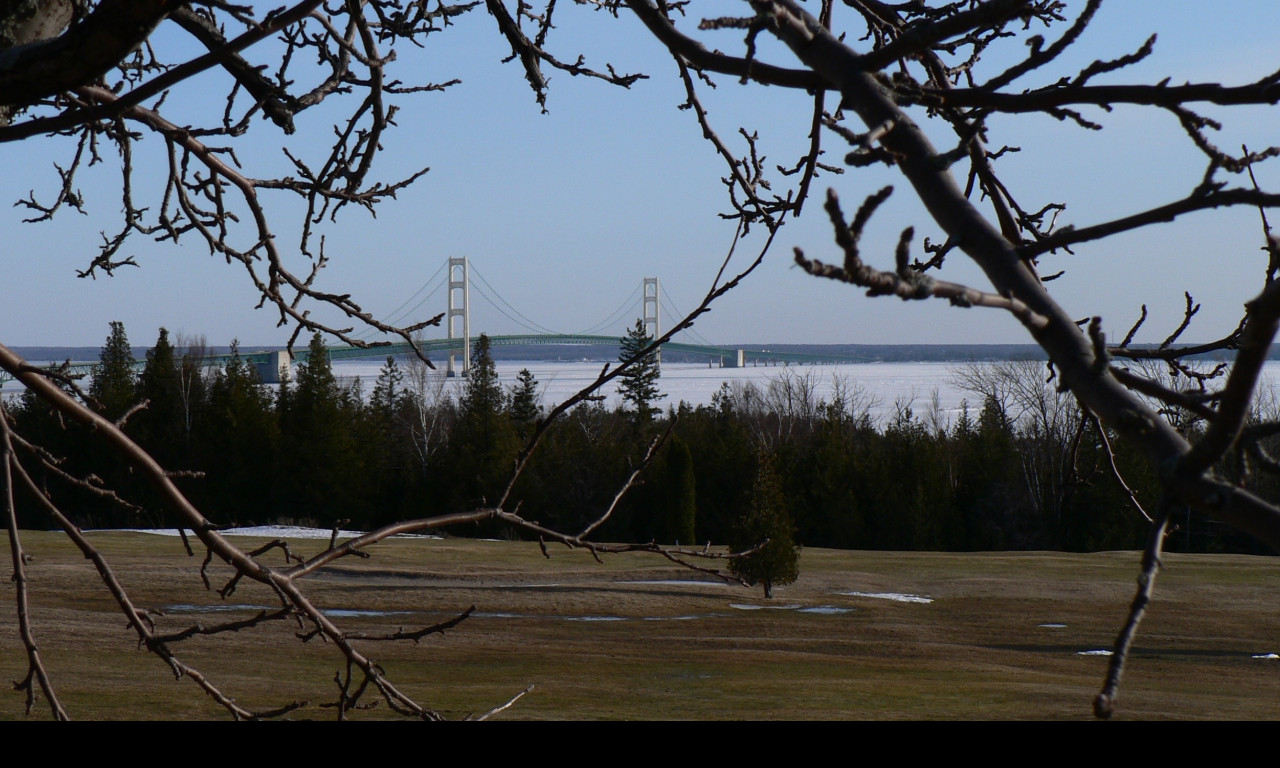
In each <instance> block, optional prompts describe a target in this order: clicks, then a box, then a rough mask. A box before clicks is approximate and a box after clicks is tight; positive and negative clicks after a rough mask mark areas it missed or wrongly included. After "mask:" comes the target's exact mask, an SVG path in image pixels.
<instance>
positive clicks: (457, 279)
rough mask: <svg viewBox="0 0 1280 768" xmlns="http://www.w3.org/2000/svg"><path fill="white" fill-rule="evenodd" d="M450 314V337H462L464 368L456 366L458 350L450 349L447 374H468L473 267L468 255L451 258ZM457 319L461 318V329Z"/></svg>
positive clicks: (448, 320) (469, 365)
mask: <svg viewBox="0 0 1280 768" xmlns="http://www.w3.org/2000/svg"><path fill="white" fill-rule="evenodd" d="M448 277H449V314H448V315H447V319H446V320H445V323H446V325H447V330H448V332H449V338H450V339H462V368H461V370H459V369H458V368H457V367H456V363H455V362H454V359H455V358H456V357H457V354H458V353H457V352H456V351H454V350H452V349H451V350H449V368H448V373H447V375H449V376H457V375H458V374H459V373H461V374H462V375H463V376H466V375H467V374H468V373H470V372H471V268H470V265H469V263H468V262H467V257H466V256H463V257H462V258H457V259H455V258H452V257H450V259H449V275H448ZM455 320H460V321H461V324H462V328H461V330H459V329H458V327H457V324H455V322H454V321H455Z"/></svg>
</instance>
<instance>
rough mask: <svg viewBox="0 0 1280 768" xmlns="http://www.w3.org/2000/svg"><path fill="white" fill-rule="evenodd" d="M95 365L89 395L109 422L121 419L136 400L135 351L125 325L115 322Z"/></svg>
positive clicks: (112, 323)
mask: <svg viewBox="0 0 1280 768" xmlns="http://www.w3.org/2000/svg"><path fill="white" fill-rule="evenodd" d="M98 360H99V364H98V365H96V366H94V369H93V381H92V382H91V383H90V384H89V394H90V396H92V397H93V398H94V399H95V400H97V401H98V402H99V403H101V404H102V415H103V416H105V417H107V418H108V419H111V420H113V421H114V420H115V419H118V418H120V417H121V416H123V415H124V414H125V412H126V411H128V410H129V407H130V406H131V405H133V403H134V402H135V400H136V393H135V391H134V389H135V386H136V384H135V376H134V372H133V364H134V363H135V362H136V361H135V360H134V358H133V350H131V349H129V337H128V336H127V335H125V332H124V323H122V322H120V321H118V320H113V321H112V322H111V333H110V335H108V336H107V343H106V345H105V346H104V347H103V348H102V352H101V353H100V354H99V355H98Z"/></svg>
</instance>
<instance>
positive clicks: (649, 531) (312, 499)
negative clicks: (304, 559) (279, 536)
mask: <svg viewBox="0 0 1280 768" xmlns="http://www.w3.org/2000/svg"><path fill="white" fill-rule="evenodd" d="M635 341H636V340H634V339H633V340H632V346H635ZM640 348H642V346H641V347H636V349H637V350H638V349H640ZM233 351H234V346H233ZM634 351H635V350H633V352H634ZM202 354H203V352H202V349H201V348H200V347H198V346H197V347H189V348H182V349H175V347H174V345H173V344H172V343H171V342H170V340H169V335H168V333H167V332H166V331H165V330H163V329H162V330H161V331H160V335H159V338H158V339H157V341H156V343H155V346H154V348H153V349H152V350H151V351H150V352H149V353H148V354H147V359H146V363H145V365H144V367H143V369H142V371H141V373H139V374H135V372H134V368H133V364H134V360H133V357H132V354H131V353H130V351H129V344H128V340H127V338H126V337H125V330H124V328H123V326H122V325H120V324H118V323H115V324H112V328H111V335H110V337H109V339H108V341H107V343H106V345H105V346H104V347H103V349H102V352H101V365H100V367H99V369H98V370H97V373H96V375H95V376H94V377H93V379H92V382H91V385H90V387H89V390H88V394H89V396H90V397H91V398H92V400H93V401H94V404H95V407H98V408H100V409H101V410H102V412H103V413H104V414H106V415H107V416H109V417H110V418H112V419H121V418H124V419H125V429H126V431H127V432H129V433H130V434H131V435H132V436H134V437H135V438H136V439H137V440H138V442H139V443H141V444H142V445H143V446H144V447H146V448H147V449H148V450H149V451H151V452H152V453H153V455H155V456H156V457H157V459H159V460H160V462H161V463H162V464H163V465H164V466H166V467H169V468H171V469H173V470H176V471H178V472H179V474H180V475H181V476H180V478H179V481H180V483H181V484H182V486H183V488H184V490H185V491H186V492H187V493H188V495H189V496H190V497H191V498H192V499H193V500H194V501H195V502H196V503H197V504H199V505H200V506H201V508H202V509H204V510H205V511H206V514H208V515H209V516H210V518H211V519H213V520H215V521H216V522H217V523H218V524H220V525H228V526H230V525H246V524H262V523H271V522H297V523H309V524H315V525H322V526H330V525H334V524H337V523H339V522H342V521H347V522H345V523H344V524H346V525H349V526H351V527H355V528H371V527H374V526H377V525H380V524H383V523H387V522H390V521H392V520H397V519H405V518H410V517H423V516H428V515H435V514H440V513H445V512H449V511H456V510H461V509H468V508H474V507H475V506H477V505H483V504H485V503H491V502H492V501H494V500H496V498H497V497H498V496H499V495H500V494H501V491H502V489H503V487H504V485H505V483H506V481H507V479H508V478H509V476H510V472H511V469H512V467H513V463H514V461H515V460H516V457H517V455H518V453H519V451H520V448H521V446H522V445H523V443H524V441H525V439H527V437H528V435H529V434H530V433H531V431H532V429H533V427H534V424H535V422H536V421H537V419H538V418H540V417H541V415H542V412H543V409H542V405H541V403H540V402H539V388H538V383H537V381H536V379H535V378H534V377H533V375H532V374H530V373H529V372H528V371H524V372H522V373H521V376H520V377H519V380H518V382H517V384H516V385H515V386H514V387H512V388H511V389H510V390H507V389H504V388H503V387H502V385H501V384H500V383H499V380H498V375H497V372H496V369H495V367H494V365H493V361H492V358H491V356H490V354H489V349H488V340H487V339H485V338H483V337H481V339H480V340H478V341H477V343H476V344H475V351H474V355H473V357H474V359H473V361H472V365H473V368H472V374H471V375H470V377H468V379H467V380H466V382H465V384H462V385H460V386H457V387H454V386H452V385H449V384H447V383H446V380H445V379H444V378H443V376H442V375H440V374H439V373H437V372H434V371H429V370H427V369H426V368H425V367H424V366H421V365H420V364H418V363H416V362H414V361H405V362H402V361H398V360H395V359H388V360H387V362H386V365H385V366H384V367H383V369H382V371H381V373H380V375H379V377H378V379H377V381H376V382H375V384H374V387H373V389H372V394H371V395H370V396H369V397H368V398H367V399H366V398H365V397H364V395H363V394H362V389H361V387H360V385H359V383H358V382H357V383H353V384H352V385H349V386H342V385H340V384H339V383H338V380H337V379H336V378H335V376H334V374H333V371H332V368H331V367H330V364H329V361H328V359H327V356H326V354H325V352H324V346H323V344H322V342H321V340H320V339H319V337H316V338H315V339H313V341H312V345H311V349H310V358H309V361H308V362H307V363H305V364H301V365H299V366H297V369H296V374H295V375H294V377H293V378H292V380H289V381H285V382H284V383H282V384H281V385H279V387H277V388H269V387H267V386H265V385H263V384H262V383H261V382H260V381H259V379H258V376H257V373H256V371H255V370H254V369H253V367H252V366H251V365H249V364H247V363H245V362H244V361H242V360H240V359H239V357H238V356H237V355H235V354H233V355H232V357H231V359H230V361H229V362H228V363H226V365H224V366H223V367H221V368H217V369H207V368H204V367H203V366H202V365H201V360H200V359H199V358H200V356H201V355H202ZM624 354H625V352H624ZM643 370H645V371H648V370H649V369H647V368H646V369H643ZM656 370H657V369H656V367H655V368H654V369H653V371H655V372H656ZM647 375H648V374H647V373H646V376H647ZM957 376H958V377H959V379H960V381H959V383H960V384H961V385H962V386H964V387H965V388H966V389H968V390H969V391H971V392H973V393H974V395H975V400H974V402H975V403H977V404H978V405H977V406H976V407H974V408H969V407H966V408H965V409H964V410H963V412H962V413H961V414H960V415H959V416H958V417H954V418H946V417H944V416H943V415H942V414H941V413H940V412H939V410H938V409H937V408H936V406H930V405H928V404H926V407H924V408H920V407H918V405H917V404H915V403H899V404H897V406H896V407H895V408H894V409H893V416H892V417H891V418H889V419H887V421H886V422H885V423H883V424H877V423H875V422H874V421H873V419H872V418H871V416H870V413H871V409H872V406H873V399H872V397H871V396H870V395H869V393H867V392H865V391H863V390H861V389H859V388H857V387H856V386H852V385H848V384H843V383H841V384H839V385H838V386H837V387H836V388H835V391H834V393H833V394H832V395H830V396H829V397H826V398H819V397H818V396H817V395H816V394H815V383H816V382H815V379H814V378H812V377H811V376H808V375H802V374H797V373H795V372H794V371H792V370H790V369H783V371H782V372H781V374H780V375H779V376H778V377H776V378H775V379H773V380H771V381H770V382H769V383H768V385H767V386H764V387H759V386H756V385H753V384H745V385H731V384H726V385H724V386H723V387H722V388H721V390H720V391H719V392H718V393H717V394H716V395H715V396H714V398H713V399H712V402H711V404H709V405H705V406H700V407H696V408H695V407H691V406H689V405H688V404H686V403H680V404H678V405H675V406H671V407H669V408H668V410H667V411H666V412H665V413H663V412H662V411H660V410H658V409H657V408H656V407H655V406H654V400H655V399H656V396H657V390H656V388H651V387H650V385H651V384H653V383H654V382H653V381H651V380H649V379H646V380H645V382H643V383H644V384H645V386H643V387H638V388H636V392H637V393H640V394H637V395H636V396H635V397H630V398H628V399H625V400H624V401H623V405H622V406H621V407H619V408H618V409H616V410H611V409H609V408H606V407H605V406H604V405H603V404H602V403H600V402H593V403H587V404H583V405H581V406H579V407H578V408H576V409H575V410H573V411H571V412H570V413H569V415H568V417H567V418H566V419H564V420H563V421H562V423H560V424H558V425H556V426H555V427H554V428H553V429H552V430H551V431H550V432H549V433H548V435H547V436H546V437H545V439H544V440H543V443H542V445H541V447H540V448H539V450H538V452H537V453H536V454H535V455H534V458H533V460H532V462H531V464H530V466H529V467H528V468H527V469H526V471H525V472H524V473H523V474H522V476H521V478H520V480H519V483H518V485H517V486H516V490H515V494H514V496H513V498H514V499H516V500H518V501H519V503H520V505H521V509H522V510H523V512H524V513H525V514H526V516H527V517H529V518H530V519H536V520H539V521H541V522H542V523H544V524H547V525H551V526H555V527H557V528H559V529H561V530H566V531H570V532H577V531H579V530H581V529H582V528H583V527H584V526H586V525H587V524H589V523H590V522H591V521H592V520H593V519H594V518H595V517H596V516H598V515H599V514H600V512H601V511H602V510H603V509H605V508H606V507H607V506H608V505H609V503H610V502H611V500H612V499H613V497H614V495H615V494H616V493H617V490H618V488H619V487H620V486H621V484H622V483H623V482H624V481H625V479H626V477H627V476H628V475H629V474H630V473H631V471H632V470H633V469H634V468H635V466H636V465H637V464H638V462H639V461H640V460H641V458H642V457H643V456H644V454H645V451H646V449H647V447H648V445H649V444H650V443H651V442H652V440H653V439H654V437H655V436H656V435H658V434H660V433H661V432H663V431H665V430H666V429H667V427H668V426H670V424H671V422H672V420H675V422H676V423H675V427H674V429H673V430H672V434H671V436H670V437H669V439H668V440H667V441H666V443H665V444H664V445H663V447H662V448H661V449H660V450H659V452H658V453H657V455H656V458H655V459H654V461H653V462H652V464H651V465H650V466H649V467H648V468H647V469H646V471H645V472H644V473H643V475H642V478H643V482H641V483H640V484H639V485H638V486H637V487H634V488H633V489H632V490H631V491H630V492H629V493H628V494H627V496H626V497H625V498H624V500H623V502H622V504H621V505H620V506H619V508H618V509H617V511H616V512H615V513H614V514H613V515H612V516H611V518H610V519H609V520H608V522H607V523H606V524H605V525H604V526H603V527H602V528H601V529H600V530H599V531H598V532H597V534H596V536H597V538H600V539H602V540H639V541H649V540H657V541H659V542H662V543H675V542H680V543H685V544H689V543H695V542H697V543H703V542H706V541H711V542H714V543H717V544H723V543H734V544H737V545H745V542H746V541H747V540H749V539H751V538H752V537H755V538H759V537H760V536H761V532H762V531H764V530H766V529H765V528H762V526H765V525H766V524H767V525H769V526H773V527H772V528H768V530H770V531H775V533H772V534H765V535H773V536H776V537H783V538H785V537H786V536H788V535H793V536H794V540H795V541H796V542H797V543H799V544H802V545H807V546H826V547H840V548H864V549H894V550H910V549H937V550H988V549H996V550H1004V549H1062V550H1072V551H1091V550H1100V549H1122V548H1125V549H1127V548H1135V547H1139V546H1141V544H1142V541H1143V536H1144V533H1145V531H1146V525H1145V520H1144V519H1143V517H1142V514H1141V512H1140V511H1139V510H1138V509H1137V506H1138V505H1143V504H1152V503H1154V499H1155V498H1156V496H1157V478H1155V477H1153V476H1152V475H1151V473H1150V471H1149V470H1147V469H1145V468H1144V466H1145V465H1144V462H1143V461H1141V458H1140V457H1139V456H1137V455H1134V454H1132V453H1131V452H1128V451H1126V449H1125V448H1124V447H1123V445H1122V444H1121V443H1119V442H1117V441H1113V440H1111V439H1110V438H1111V436H1110V435H1108V434H1107V433H1105V432H1100V431H1099V428H1098V426H1097V424H1096V422H1094V421H1092V420H1088V419H1083V420H1082V416H1081V411H1080V409H1079V408H1078V406H1077V405H1076V404H1075V402H1074V401H1073V400H1071V399H1069V397H1068V396H1065V395H1063V394H1061V393H1060V392H1058V391H1057V389H1055V388H1054V386H1053V383H1052V382H1048V381H1046V380H1045V379H1046V378H1047V377H1046V375H1045V368H1044V365H1043V363H1039V362H1025V363H1006V364H999V365H973V366H968V367H965V368H962V369H960V371H959V372H958V373H957ZM143 403H145V407H141V404H143ZM9 413H10V415H11V418H13V419H15V420H16V421H18V422H19V425H20V426H21V428H22V432H23V434H25V435H27V436H29V438H30V439H31V440H32V441H33V442H35V443H38V444H39V445H41V446H43V447H44V449H46V450H48V451H49V452H50V453H51V454H52V455H54V456H56V457H58V458H59V459H61V460H62V462H61V464H60V465H59V468H60V470H61V471H60V472H52V471H48V470H46V472H45V475H44V476H43V477H41V478H40V481H41V482H42V483H43V484H44V486H45V487H47V488H48V489H49V491H50V493H51V494H52V495H53V498H54V499H55V500H56V501H58V502H60V503H61V504H62V506H63V508H64V509H68V510H73V511H74V512H75V513H76V515H77V522H79V523H81V524H83V525H85V526H92V527H117V526H143V525H145V526H159V525H163V524H165V523H166V517H165V515H164V514H163V511H162V510H161V508H160V507H159V505H158V504H157V503H156V502H155V500H154V499H151V498H149V496H148V491H147V489H146V488H145V487H144V486H142V485H141V484H140V483H138V482H137V481H136V480H134V479H133V478H132V476H131V475H130V473H129V472H128V471H127V469H126V468H125V467H124V466H123V465H108V466H107V467H106V468H105V470H104V468H103V465H102V463H101V458H102V455H95V454H103V455H104V454H105V452H103V451H102V449H101V447H100V446H99V445H97V444H96V442H95V440H94V438H93V436H92V435H88V434H85V433H84V432H83V431H81V430H79V428H77V427H76V426H75V425H74V424H71V423H64V422H62V421H61V420H59V419H58V418H57V417H56V416H54V415H53V414H52V413H51V412H50V411H49V409H48V408H47V406H45V405H43V404H42V403H40V402H38V401H36V400H35V399H34V398H29V397H23V398H21V399H19V400H18V401H17V402H14V403H11V404H10V407H9ZM1184 428H1185V429H1187V430H1194V429H1195V428H1196V424H1195V421H1194V419H1188V420H1187V422H1186V423H1185V424H1184ZM94 459H97V460H98V461H97V463H93V460H94ZM1113 465H1114V469H1113ZM1244 466H1245V463H1244V462H1243V461H1235V462H1229V463H1228V464H1227V465H1226V466H1223V467H1221V468H1220V470H1219V471H1220V472H1221V473H1223V474H1225V475H1227V476H1230V477H1232V478H1233V479H1235V480H1236V481H1237V482H1240V483H1243V484H1245V485H1247V486H1249V487H1251V488H1253V489H1254V490H1255V491H1257V492H1259V493H1262V494H1264V495H1266V496H1268V497H1270V498H1275V497H1276V496H1280V489H1277V488H1274V487H1267V486H1262V485H1260V483H1262V482H1263V481H1264V480H1265V478H1261V479H1260V478H1257V477H1253V476H1250V475H1247V474H1246V473H1245V472H1244V470H1243V467H1244ZM91 467H92V470H91ZM91 471H92V472H94V473H96V474H93V475H89V473H90V472H91ZM64 473H65V475H67V476H78V477H86V476H88V477H89V478H90V479H89V481H88V482H82V483H74V482H69V481H68V480H67V478H66V477H65V476H64ZM1119 478H1123V483H1124V484H1122V483H1121V481H1120V479H1119ZM121 499H127V500H128V501H127V502H123V501H122V500H121ZM24 503H25V504H26V506H24V507H23V509H22V513H21V514H22V518H23V521H24V524H26V525H28V526H32V527H40V526H41V525H43V524H44V521H43V520H42V519H41V513H40V511H39V509H38V508H36V507H35V506H34V505H32V504H30V503H29V501H25V502H24ZM1178 522H1179V525H1180V530H1178V531H1176V532H1175V533H1174V534H1173V536H1172V541H1171V545H1172V547H1173V548H1180V549H1192V550H1197V551H1216V550H1232V551H1247V552H1253V551H1259V550H1258V549H1257V545H1256V544H1254V543H1253V542H1252V541H1251V540H1248V539H1246V538H1243V537H1242V535H1241V534H1238V533H1233V532H1230V531H1229V530H1228V529H1226V528H1225V527H1223V526H1218V525H1214V524H1211V523H1209V522H1207V521H1206V520H1203V519H1199V518H1196V517H1194V516H1193V517H1188V518H1186V519H1183V520H1180V521H1178ZM453 533H454V534H458V535H486V536H500V535H503V534H504V531H502V530H500V529H492V530H489V529H486V530H479V529H471V530H456V531H453ZM744 536H745V538H744Z"/></svg>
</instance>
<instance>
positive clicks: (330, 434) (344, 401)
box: [279, 333, 368, 526]
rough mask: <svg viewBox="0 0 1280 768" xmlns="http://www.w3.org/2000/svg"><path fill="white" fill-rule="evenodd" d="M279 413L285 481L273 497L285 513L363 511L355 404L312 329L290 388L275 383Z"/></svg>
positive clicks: (315, 515)
mask: <svg viewBox="0 0 1280 768" xmlns="http://www.w3.org/2000/svg"><path fill="white" fill-rule="evenodd" d="M280 403H281V405H282V406H283V407H282V410H281V413H280V424H281V433H282V438H283V440H282V442H283V450H282V453H281V461H282V464H283V467H284V470H285V472H284V474H285V481H284V483H283V485H284V486H285V487H284V488H283V489H282V490H283V494H282V496H281V498H280V499H279V503H280V505H281V506H282V507H283V508H285V509H290V508H292V513H291V515H290V516H291V517H293V518H294V519H296V520H311V521H314V522H316V523H318V524H321V525H326V526H327V525H331V524H333V523H334V522H335V521H336V520H338V519H339V518H346V519H355V518H359V517H360V516H361V515H363V514H364V513H365V510H366V507H367V506H368V499H367V498H366V497H365V495H364V494H363V493H362V492H361V491H362V488H361V486H360V482H361V481H362V480H363V479H364V478H365V477H366V474H365V473H364V466H363V464H364V454H363V453H362V452H361V451H360V450H359V448H358V445H357V440H356V436H357V434H358V433H359V407H360V404H359V402H358V400H355V399H354V398H353V397H352V396H351V394H350V393H349V392H348V391H344V390H343V389H342V388H341V387H339V386H338V381H337V379H336V378H335V377H334V375H333V368H332V366H331V365H330V362H329V353H328V351H327V350H326V349H325V346H324V339H323V338H321V336H320V334H319V333H317V334H315V335H314V336H313V337H312V339H311V344H310V348H309V356H308V358H307V362H306V363H305V364H302V365H299V366H298V375H297V380H296V382H295V384H294V386H293V387H292V388H287V387H286V386H285V385H284V384H283V383H282V384H281V387H280Z"/></svg>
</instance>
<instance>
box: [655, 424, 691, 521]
mask: <svg viewBox="0 0 1280 768" xmlns="http://www.w3.org/2000/svg"><path fill="white" fill-rule="evenodd" d="M663 464H664V467H663V469H664V470H665V472H664V473H663V474H664V478H663V483H662V511H663V518H664V519H663V523H664V528H665V529H666V531H665V533H666V537H665V538H666V540H667V541H670V542H680V543H682V544H693V543H694V542H695V541H696V538H695V535H696V534H695V533H694V523H695V521H696V519H697V514H698V509H697V507H698V504H697V481H696V479H695V476H694V473H693V454H691V453H690V452H689V446H688V444H687V443H685V441H683V440H681V439H680V438H679V436H673V437H672V438H671V443H670V444H669V445H668V446H667V450H666V456H665V457H664V461H663Z"/></svg>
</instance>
